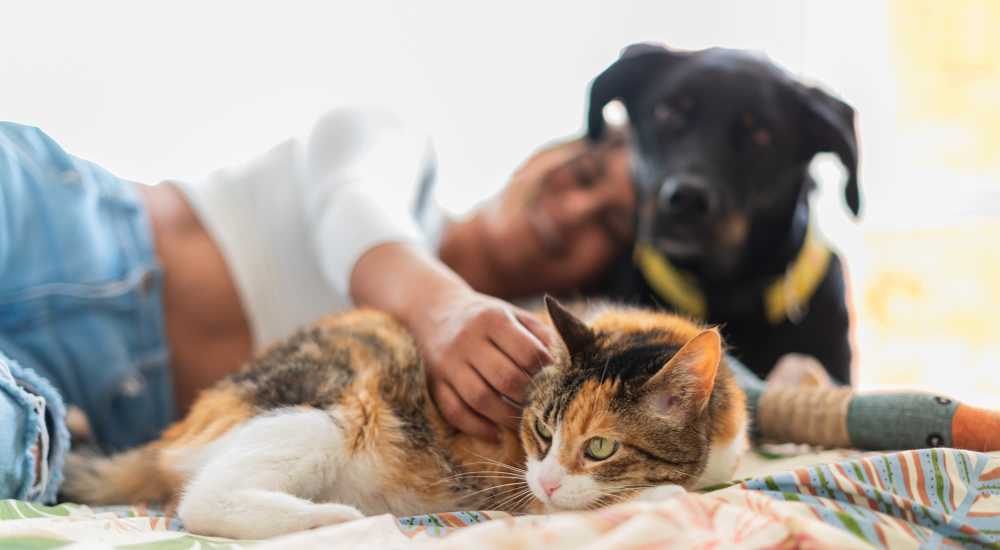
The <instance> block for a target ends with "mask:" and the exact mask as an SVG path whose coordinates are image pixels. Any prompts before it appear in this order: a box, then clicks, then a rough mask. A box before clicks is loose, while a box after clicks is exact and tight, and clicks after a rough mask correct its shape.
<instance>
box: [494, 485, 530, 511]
mask: <svg viewBox="0 0 1000 550" xmlns="http://www.w3.org/2000/svg"><path fill="white" fill-rule="evenodd" d="M530 496H533V493H532V492H531V489H522V490H521V491H520V492H515V493H514V495H513V496H509V497H507V498H504V499H503V500H502V501H500V502H498V503H496V504H492V505H491V507H495V508H497V509H498V510H503V509H504V507H506V506H511V505H512V504H513V503H520V502H521V501H522V500H524V499H525V498H526V497H530Z"/></svg>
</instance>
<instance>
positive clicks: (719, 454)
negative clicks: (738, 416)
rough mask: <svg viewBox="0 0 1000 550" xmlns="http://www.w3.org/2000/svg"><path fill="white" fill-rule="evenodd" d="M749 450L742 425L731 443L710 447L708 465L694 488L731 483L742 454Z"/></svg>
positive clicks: (744, 427)
mask: <svg viewBox="0 0 1000 550" xmlns="http://www.w3.org/2000/svg"><path fill="white" fill-rule="evenodd" d="M749 448H750V443H749V441H748V440H747V426H746V424H745V423H744V425H743V427H742V428H741V429H740V431H739V435H737V436H736V437H734V438H733V439H732V441H730V442H729V443H723V444H721V445H713V446H712V447H711V449H710V450H709V454H708V464H706V465H705V471H704V472H702V474H701V476H700V477H699V478H698V483H697V484H695V487H694V488H695V489H702V488H704V487H711V486H712V485H718V484H720V483H726V482H729V481H732V480H733V475H734V474H735V473H736V468H738V467H739V465H740V459H741V458H742V457H743V453H745V452H747V449H749Z"/></svg>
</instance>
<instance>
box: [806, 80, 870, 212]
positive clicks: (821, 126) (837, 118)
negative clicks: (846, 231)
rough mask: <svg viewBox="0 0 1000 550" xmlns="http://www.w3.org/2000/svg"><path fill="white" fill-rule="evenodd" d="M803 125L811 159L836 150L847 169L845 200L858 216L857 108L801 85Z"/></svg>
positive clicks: (859, 204)
mask: <svg viewBox="0 0 1000 550" xmlns="http://www.w3.org/2000/svg"><path fill="white" fill-rule="evenodd" d="M800 94H801V97H802V105H803V118H802V124H803V128H804V131H805V135H806V140H807V142H806V144H805V145H806V147H807V149H806V150H805V151H803V153H804V154H805V155H806V156H807V158H812V155H814V154H816V153H834V154H835V155H837V156H838V157H839V158H840V162H841V163H843V165H844V168H845V169H846V170H847V184H846V185H845V186H844V200H845V201H846V202H847V207H848V208H850V209H851V213H852V214H854V216H855V217H857V216H858V214H860V213H861V193H860V190H859V189H858V138H857V134H856V132H855V130H854V109H853V108H851V106H850V105H848V104H847V103H844V102H843V101H841V100H839V99H837V98H835V97H833V96H832V95H830V94H828V93H826V92H825V91H823V90H821V89H819V88H814V87H811V86H801V87H800Z"/></svg>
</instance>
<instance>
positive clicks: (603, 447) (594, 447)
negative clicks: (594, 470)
mask: <svg viewBox="0 0 1000 550" xmlns="http://www.w3.org/2000/svg"><path fill="white" fill-rule="evenodd" d="M617 450H618V442H617V441H612V440H611V439H608V438H606V437H592V438H590V441H588V442H587V449H586V451H585V452H584V454H586V455H587V458H590V459H592V460H604V459H606V458H608V457H610V456H611V455H613V454H615V451H617Z"/></svg>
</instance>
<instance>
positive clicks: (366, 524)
mask: <svg viewBox="0 0 1000 550" xmlns="http://www.w3.org/2000/svg"><path fill="white" fill-rule="evenodd" d="M737 475H738V477H739V478H740V480H738V481H734V482H732V483H730V484H726V485H725V486H720V487H713V488H710V489H708V490H705V491H702V492H698V493H687V494H685V495H682V496H679V497H675V498H672V499H669V500H664V501H660V502H631V503H623V504H620V505H617V506H611V507H608V508H603V509H601V510H596V511H592V512H577V513H564V514H555V515H551V516H520V517H512V516H510V515H508V514H504V513H500V512H490V511H463V512H454V513H447V514H432V515H424V516H416V517H408V518H397V517H392V516H388V515H384V516H373V517H369V518H365V519H364V520H360V521H357V522H353V523H349V524H345V525H339V526H330V527H326V528H322V529H316V530H313V531H307V532H303V533H297V534H293V535H288V536H285V537H279V538H276V539H271V540H269V541H231V540H226V539H218V538H212V537H201V536H197V535H192V534H190V533H186V532H185V531H184V530H183V526H182V525H181V523H180V521H179V520H178V519H177V518H174V517H169V516H165V515H164V514H162V513H160V512H158V511H156V510H155V509H150V508H144V507H110V508H89V507H86V506H81V505H75V504H61V505H58V506H53V507H44V506H39V505H33V504H30V503H26V502H20V501H11V500H7V501H0V549H6V548H33V549H44V548H59V547H73V546H77V547H86V548H126V547H127V548H133V549H140V550H146V549H157V550H167V549H188V548H190V549H216V548H249V547H253V548H255V549H263V550H271V549H279V548H331V549H340V548H372V549H375V548H378V549H391V548H401V549H404V548H405V549H410V548H430V547H434V548H456V549H457V548H497V549H512V548H527V549H532V548H544V549H545V550H559V549H563V548H594V549H600V550H611V549H617V548H669V547H677V548H733V547H739V548H813V549H826V548H845V549H849V548H890V549H902V548H939V547H954V548H1000V453H992V454H983V453H974V452H969V451H958V450H953V449H925V450H918V451H906V452H900V453H889V454H875V453H866V454H863V453H859V452H852V451H824V452H804V450H803V449H801V448H796V447H788V446H785V447H770V448H763V449H758V450H756V451H754V452H753V453H750V454H749V455H748V456H747V457H745V459H744V464H743V465H742V466H741V469H740V471H739V472H738V474H737Z"/></svg>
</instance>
